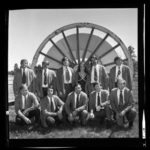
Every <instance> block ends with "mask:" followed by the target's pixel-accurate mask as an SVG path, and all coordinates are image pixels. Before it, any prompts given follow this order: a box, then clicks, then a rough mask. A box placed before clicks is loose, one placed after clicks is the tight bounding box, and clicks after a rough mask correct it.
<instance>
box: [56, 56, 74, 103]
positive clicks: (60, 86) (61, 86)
mask: <svg viewBox="0 0 150 150" xmlns="http://www.w3.org/2000/svg"><path fill="white" fill-rule="evenodd" d="M62 63H63V66H62V67H61V68H59V69H58V70H57V73H56V75H57V92H58V96H59V97H60V98H61V99H62V100H63V101H64V102H66V99H67V96H68V94H69V93H70V92H72V91H73V84H74V71H73V69H72V68H71V67H69V60H68V58H67V57H64V58H63V59H62Z"/></svg>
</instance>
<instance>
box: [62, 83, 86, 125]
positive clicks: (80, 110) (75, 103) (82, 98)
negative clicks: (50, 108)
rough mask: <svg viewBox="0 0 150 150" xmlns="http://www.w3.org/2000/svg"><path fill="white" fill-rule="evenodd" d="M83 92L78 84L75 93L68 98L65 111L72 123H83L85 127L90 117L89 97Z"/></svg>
mask: <svg viewBox="0 0 150 150" xmlns="http://www.w3.org/2000/svg"><path fill="white" fill-rule="evenodd" d="M81 90H82V89H81V85H80V84H76V85H75V91H74V92H71V93H70V94H69V95H68V97H67V101H66V104H65V110H66V113H67V116H68V121H69V122H70V123H71V122H74V121H75V122H76V121H81V124H82V125H85V124H86V118H87V115H88V111H87V104H88V97H87V94H86V93H84V92H82V91H81Z"/></svg>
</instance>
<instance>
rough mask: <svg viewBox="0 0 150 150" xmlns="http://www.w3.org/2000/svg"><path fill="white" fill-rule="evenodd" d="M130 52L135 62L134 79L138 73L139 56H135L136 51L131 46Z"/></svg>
mask: <svg viewBox="0 0 150 150" xmlns="http://www.w3.org/2000/svg"><path fill="white" fill-rule="evenodd" d="M128 51H129V53H130V56H131V58H132V61H133V69H134V70H133V71H134V72H133V77H135V74H136V73H137V72H138V61H137V56H136V55H135V49H134V47H132V46H131V45H130V46H129V47H128Z"/></svg>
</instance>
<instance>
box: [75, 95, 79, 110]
mask: <svg viewBox="0 0 150 150" xmlns="http://www.w3.org/2000/svg"><path fill="white" fill-rule="evenodd" d="M78 107H79V94H77V101H76V108H78Z"/></svg>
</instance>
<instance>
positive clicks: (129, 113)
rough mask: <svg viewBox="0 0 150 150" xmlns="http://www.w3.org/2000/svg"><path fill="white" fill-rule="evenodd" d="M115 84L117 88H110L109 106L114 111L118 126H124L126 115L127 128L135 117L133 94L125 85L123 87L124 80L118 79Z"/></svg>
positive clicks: (131, 124)
mask: <svg viewBox="0 0 150 150" xmlns="http://www.w3.org/2000/svg"><path fill="white" fill-rule="evenodd" d="M117 85H118V88H114V89H112V91H111V93H110V97H109V99H110V104H111V108H112V111H113V112H114V115H115V118H116V121H117V124H118V125H120V126H124V125H125V117H126V119H127V120H128V123H129V128H131V127H132V126H133V121H134V119H135V117H136V110H135V108H134V101H133V95H132V93H131V91H130V90H129V89H128V88H127V87H125V86H126V81H125V80H123V79H118V80H117Z"/></svg>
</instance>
